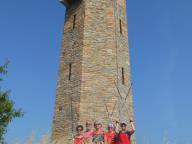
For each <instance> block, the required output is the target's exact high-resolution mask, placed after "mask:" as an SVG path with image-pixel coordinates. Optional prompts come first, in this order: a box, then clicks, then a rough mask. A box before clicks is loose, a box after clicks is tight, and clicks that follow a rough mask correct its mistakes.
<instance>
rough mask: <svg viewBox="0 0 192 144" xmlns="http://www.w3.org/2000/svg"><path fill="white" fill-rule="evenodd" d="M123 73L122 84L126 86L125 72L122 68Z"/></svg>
mask: <svg viewBox="0 0 192 144" xmlns="http://www.w3.org/2000/svg"><path fill="white" fill-rule="evenodd" d="M121 72H122V84H123V85H124V84H125V72H124V68H123V67H122V68H121Z"/></svg>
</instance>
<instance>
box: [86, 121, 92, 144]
mask: <svg viewBox="0 0 192 144" xmlns="http://www.w3.org/2000/svg"><path fill="white" fill-rule="evenodd" d="M85 126H86V130H85V132H84V138H85V144H92V139H93V130H92V123H91V122H90V121H87V122H86V123H85Z"/></svg>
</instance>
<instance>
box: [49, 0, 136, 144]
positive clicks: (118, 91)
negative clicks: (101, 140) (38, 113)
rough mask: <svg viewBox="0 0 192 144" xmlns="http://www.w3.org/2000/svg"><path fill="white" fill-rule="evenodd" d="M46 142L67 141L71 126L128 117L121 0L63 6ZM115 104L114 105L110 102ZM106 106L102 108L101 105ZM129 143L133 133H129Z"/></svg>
mask: <svg viewBox="0 0 192 144" xmlns="http://www.w3.org/2000/svg"><path fill="white" fill-rule="evenodd" d="M63 35H64V36H63V39H62V49H61V56H60V65H59V76H58V82H57V94H56V100H55V113H54V118H53V128H52V142H53V141H57V142H63V143H65V144H67V143H70V141H71V139H72V135H73V134H75V127H76V126H77V125H78V124H82V125H84V124H85V121H87V120H92V121H94V120H99V121H101V122H102V123H103V127H104V128H106V126H107V123H108V122H109V117H108V112H109V113H111V112H112V111H113V109H114V112H113V119H114V120H119V121H125V122H127V123H128V124H129V119H130V118H132V119H133V118H134V114H133V97H132V92H131V91H130V93H129V94H128V97H127V99H126V100H124V99H125V98H126V95H127V92H128V90H129V88H130V85H131V79H130V60H129V48H128V31H127V17H126V0H82V1H78V0H77V2H76V3H74V4H73V5H71V6H70V7H68V8H67V10H66V16H65V24H64V34H63ZM114 106H115V107H114ZM106 107H107V108H108V112H107V109H106ZM132 141H133V144H134V143H135V136H133V140H132Z"/></svg>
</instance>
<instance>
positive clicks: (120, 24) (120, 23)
mask: <svg viewBox="0 0 192 144" xmlns="http://www.w3.org/2000/svg"><path fill="white" fill-rule="evenodd" d="M119 28H120V34H122V22H121V19H120V20H119Z"/></svg>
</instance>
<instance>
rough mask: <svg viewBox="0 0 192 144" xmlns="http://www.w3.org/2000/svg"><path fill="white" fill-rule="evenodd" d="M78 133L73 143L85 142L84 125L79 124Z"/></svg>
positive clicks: (80, 143) (81, 143)
mask: <svg viewBox="0 0 192 144" xmlns="http://www.w3.org/2000/svg"><path fill="white" fill-rule="evenodd" d="M76 131H77V134H76V135H75V137H74V141H73V144H85V138H84V135H83V126H82V125H78V126H77V127H76Z"/></svg>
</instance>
